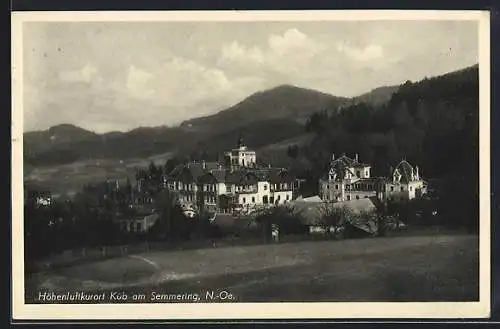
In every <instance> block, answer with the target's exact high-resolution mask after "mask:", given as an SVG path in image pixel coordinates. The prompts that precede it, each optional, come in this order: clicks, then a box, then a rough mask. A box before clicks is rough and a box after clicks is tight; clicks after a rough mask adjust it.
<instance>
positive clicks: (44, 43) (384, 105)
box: [11, 10, 490, 321]
mask: <svg viewBox="0 0 500 329" xmlns="http://www.w3.org/2000/svg"><path fill="white" fill-rule="evenodd" d="M11 17H12V58H13V61H12V86H13V89H12V90H13V93H12V100H13V102H12V104H13V108H12V210H13V211H12V237H13V243H12V256H13V257H12V305H13V318H14V319H15V320H105V319H114V320H142V319H155V320H166V321H168V320H191V321H199V320H224V319H231V320H238V319H241V320H251V319H254V320H255V319H260V320H273V319H289V320H293V319H351V320H356V319H358V320H359V319H375V318H389V319H415V318H418V319H438V318H446V319H460V318H461V319H463V318H487V317H488V316H489V313H490V197H489V195H490V190H489V189H490V154H489V152H490V146H489V143H490V141H489V138H490V137H489V136H490V130H489V129H490V119H489V118H490V114H489V113H490V89H489V88H490V84H489V81H490V62H489V61H490V45H489V42H490V41H489V40H490V38H489V31H490V27H489V24H490V16H489V12H487V11H402V10H401V11H397V10H396V11H376V10H359V11H322V10H317V11H189V12H187V11H175V12H174V11H154V12H153V11H150V12H148V11H128V12H120V11H116V12H112V11H109V12H13V13H12V16H11Z"/></svg>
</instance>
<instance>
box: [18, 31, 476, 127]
mask: <svg viewBox="0 0 500 329" xmlns="http://www.w3.org/2000/svg"><path fill="white" fill-rule="evenodd" d="M24 32H26V33H23V36H24V38H25V40H24V41H23V42H24V44H25V46H24V47H25V49H26V50H27V51H26V52H24V57H25V58H24V61H23V71H24V97H25V98H24V99H25V101H24V115H25V120H24V122H25V127H26V129H45V128H47V127H49V126H51V125H54V124H58V123H63V122H69V123H74V124H77V125H81V126H83V127H86V128H89V129H94V130H98V131H104V130H114V129H120V130H123V129H133V128H135V127H137V126H139V125H144V126H155V125H161V124H167V125H171V124H175V123H178V122H180V121H182V120H186V119H189V118H191V117H195V116H200V115H209V114H213V113H214V112H216V111H218V110H222V109H225V108H227V107H229V106H231V105H233V104H235V103H237V102H239V101H241V100H242V99H243V98H245V97H247V96H249V95H250V94H252V93H254V92H257V91H261V90H264V89H267V88H271V87H274V86H276V85H279V84H286V83H288V84H294V85H297V86H300V87H305V88H312V89H317V90H320V91H324V92H327V93H331V94H334V95H338V96H355V95H359V94H361V93H364V92H366V91H369V90H370V89H372V88H376V87H378V86H380V85H392V84H397V83H401V82H403V81H405V80H408V79H410V80H414V81H415V80H417V79H419V78H422V77H423V76H433V75H437V74H442V73H445V72H447V71H448V72H449V71H452V70H455V69H459V68H462V67H465V66H467V65H471V64H474V62H477V24H476V23H465V22H457V23H453V24H452V23H450V22H434V23H429V22H425V23H422V22H417V21H416V22H391V23H385V22H266V23H265V24H264V23H256V22H251V23H250V22H245V23H242V22H238V23H229V22H225V23H220V22H217V23H215V22H207V23H200V22H197V23H196V24H194V23H193V24H190V23H189V24H188V23H184V22H183V23H161V22H155V23H148V24H146V23H140V24H139V23H125V22H124V23H113V24H111V23H85V24H83V23H71V24H69V23H57V24H55V23H33V24H32V25H30V26H29V28H28V27H27V30H26V31H24ZM409 40H410V41H412V42H409ZM389 55H390V56H389Z"/></svg>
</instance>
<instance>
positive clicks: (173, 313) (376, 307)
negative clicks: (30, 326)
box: [11, 10, 491, 320]
mask: <svg viewBox="0 0 500 329" xmlns="http://www.w3.org/2000/svg"><path fill="white" fill-rule="evenodd" d="M319 20H325V21H332V20H336V21H360V20H398V21H399V20H473V21H478V22H479V31H478V34H479V59H480V64H479V72H480V74H479V78H480V134H481V136H480V182H481V183H480V301H479V302H443V303H411V302H410V303H395V302H393V303H324V302H319V303H234V304H229V303H224V304H138V305H130V304H120V305H33V304H25V303H24V275H23V272H24V264H23V259H24V257H23V255H24V250H23V247H24V245H23V234H22V232H23V220H22V218H23V206H22V201H21V200H23V184H22V182H23V165H22V163H23V142H22V140H23V115H22V113H23V97H22V95H23V84H22V76H23V74H22V73H23V66H22V64H23V63H22V52H23V49H22V44H23V42H22V40H23V30H22V24H23V22H26V21H44V22H49V21H60V22H63V21H64V22H72V21H78V22H83V21H87V22H90V21H113V22H116V21H123V22H131V21H136V22H144V21H176V22H180V21H238V22H240V21H319ZM11 22H12V90H13V93H12V97H13V98H12V105H13V107H12V200H13V201H12V237H13V239H12V278H13V280H12V316H13V318H14V319H15V320H106V319H120V320H140V319H165V320H175V319H185V320H203V319H214V320H215V319H304V318H309V319H334V318H343V319H346V318H352V319H356V318H358V319H361V318H396V319H397V318H399V319H410V318H421V319H433V318H447V319H458V318H485V317H488V316H489V312H490V289H491V288H490V14H489V12H488V11H402V10H381V11H369V10H366V11H353V10H342V11H251V12H249V11H212V12H209V11H204V12H200V11H176V12H165V11H163V12H162V11H140V12H131V11H127V12H112V11H107V12H106V11H101V12H13V13H12V15H11Z"/></svg>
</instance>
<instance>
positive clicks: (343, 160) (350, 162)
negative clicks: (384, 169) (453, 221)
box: [330, 154, 370, 168]
mask: <svg viewBox="0 0 500 329" xmlns="http://www.w3.org/2000/svg"><path fill="white" fill-rule="evenodd" d="M337 164H340V165H342V166H343V167H354V168H358V167H370V165H368V164H366V163H361V162H359V161H358V160H356V159H353V158H349V157H348V156H347V155H345V154H342V156H340V157H339V158H337V159H335V160H333V161H332V162H331V163H330V166H331V167H333V166H335V165H337Z"/></svg>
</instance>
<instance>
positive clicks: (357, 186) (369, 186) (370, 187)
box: [326, 184, 375, 191]
mask: <svg viewBox="0 0 500 329" xmlns="http://www.w3.org/2000/svg"><path fill="white" fill-rule="evenodd" d="M374 187H375V186H374V185H372V184H352V185H350V184H347V185H346V186H345V189H346V190H347V191H349V190H351V189H352V190H360V189H366V190H369V191H372V190H373V189H374ZM326 188H327V189H329V188H330V185H328V184H327V185H326ZM334 188H335V190H339V188H340V186H339V184H335V187H334Z"/></svg>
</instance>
